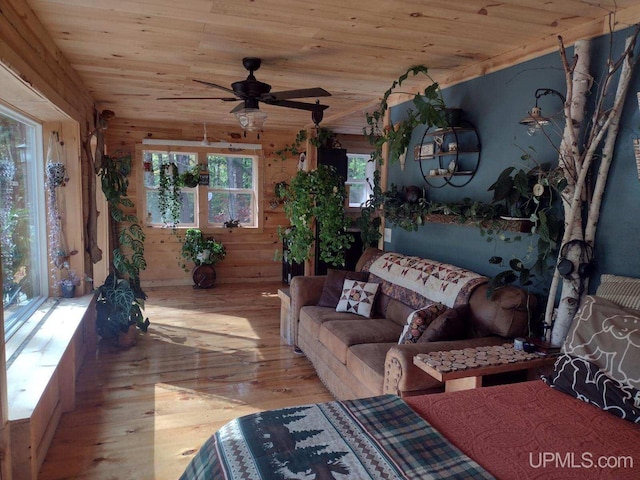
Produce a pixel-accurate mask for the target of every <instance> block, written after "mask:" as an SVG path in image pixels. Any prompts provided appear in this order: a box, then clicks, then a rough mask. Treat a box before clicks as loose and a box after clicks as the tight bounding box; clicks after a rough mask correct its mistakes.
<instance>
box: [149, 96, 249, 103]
mask: <svg viewBox="0 0 640 480" xmlns="http://www.w3.org/2000/svg"><path fill="white" fill-rule="evenodd" d="M156 100H222V101H223V102H236V101H238V99H237V98H236V97H233V98H230V97H158V98H156Z"/></svg>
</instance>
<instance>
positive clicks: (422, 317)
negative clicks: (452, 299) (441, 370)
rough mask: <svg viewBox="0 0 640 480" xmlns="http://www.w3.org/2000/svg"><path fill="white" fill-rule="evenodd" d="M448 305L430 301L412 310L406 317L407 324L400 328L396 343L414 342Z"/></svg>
mask: <svg viewBox="0 0 640 480" xmlns="http://www.w3.org/2000/svg"><path fill="white" fill-rule="evenodd" d="M448 308H449V307H447V306H446V305H443V304H442V303H432V304H430V305H427V306H426V307H423V308H421V309H419V310H414V311H413V312H411V313H410V314H409V316H408V317H407V324H406V325H405V326H404V329H403V330H402V334H401V335H400V339H399V340H398V344H399V345H402V344H403V343H416V342H417V341H418V339H419V338H420V337H421V336H422V334H423V333H424V331H425V330H426V329H427V327H428V326H429V324H431V322H433V321H434V320H435V319H436V318H438V317H439V316H440V315H441V314H442V313H443V312H444V311H446V310H447V309H448Z"/></svg>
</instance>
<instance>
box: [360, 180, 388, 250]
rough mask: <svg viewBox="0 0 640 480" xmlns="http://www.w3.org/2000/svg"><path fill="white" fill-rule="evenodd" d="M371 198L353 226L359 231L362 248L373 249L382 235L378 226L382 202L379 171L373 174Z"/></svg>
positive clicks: (380, 220) (380, 221)
mask: <svg viewBox="0 0 640 480" xmlns="http://www.w3.org/2000/svg"><path fill="white" fill-rule="evenodd" d="M371 191H372V194H371V196H370V197H369V198H368V199H367V201H366V202H365V203H364V205H363V206H362V208H361V209H360V216H359V217H358V218H357V219H356V220H355V225H356V226H357V227H358V228H359V229H360V237H361V238H362V246H363V248H367V247H375V246H377V245H378V242H379V241H380V238H381V237H382V234H381V233H380V225H381V224H382V218H381V216H380V215H381V211H382V205H383V202H384V196H383V192H382V188H381V187H380V171H379V170H375V171H374V172H373V185H371Z"/></svg>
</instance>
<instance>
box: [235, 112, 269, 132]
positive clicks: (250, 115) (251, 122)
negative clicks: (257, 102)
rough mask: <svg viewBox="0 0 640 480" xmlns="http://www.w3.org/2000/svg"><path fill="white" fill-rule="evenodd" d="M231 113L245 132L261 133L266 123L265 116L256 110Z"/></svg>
mask: <svg viewBox="0 0 640 480" xmlns="http://www.w3.org/2000/svg"><path fill="white" fill-rule="evenodd" d="M233 113H234V115H235V116H236V118H237V119H238V123H240V126H241V127H242V129H243V130H244V131H245V132H256V131H257V132H261V131H262V129H263V127H264V122H266V121H267V114H266V113H264V112H263V111H261V110H259V109H257V108H242V109H240V110H238V111H237V112H233Z"/></svg>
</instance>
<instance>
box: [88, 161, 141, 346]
mask: <svg viewBox="0 0 640 480" xmlns="http://www.w3.org/2000/svg"><path fill="white" fill-rule="evenodd" d="M130 173H131V156H123V157H115V156H106V155H105V156H103V157H102V164H101V167H100V170H99V172H98V174H99V176H100V180H101V186H102V191H103V193H104V195H105V197H106V199H107V202H108V204H109V213H110V216H111V221H112V223H113V225H112V228H111V231H112V232H115V231H116V228H115V224H116V223H117V224H118V225H119V227H120V232H119V234H118V235H117V236H116V238H115V239H114V244H115V245H114V250H113V260H112V267H113V270H114V271H113V272H112V273H111V274H109V276H108V277H107V279H106V280H105V283H104V284H103V285H102V286H100V287H98V289H97V294H98V295H97V299H96V313H97V316H96V328H97V331H98V334H99V335H100V336H102V337H113V336H116V335H117V334H118V332H120V331H126V330H127V329H128V327H129V326H130V325H137V326H138V327H139V328H140V329H141V330H142V331H145V332H146V331H147V328H148V327H149V319H148V318H144V316H143V315H142V310H143V309H144V301H145V300H146V298H147V295H146V294H145V293H144V291H143V290H142V288H141V287H140V271H141V270H144V269H145V268H146V267H147V263H146V260H145V258H144V240H145V234H144V231H143V229H142V227H141V226H140V222H139V221H138V218H137V217H136V215H134V214H131V213H126V212H125V210H124V209H125V208H128V209H130V208H133V207H134V206H135V205H134V203H133V202H132V201H131V199H130V198H129V197H128V195H127V190H128V188H129V180H128V178H127V177H128V176H129V174H130ZM125 324H126V326H127V328H124V326H125Z"/></svg>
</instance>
